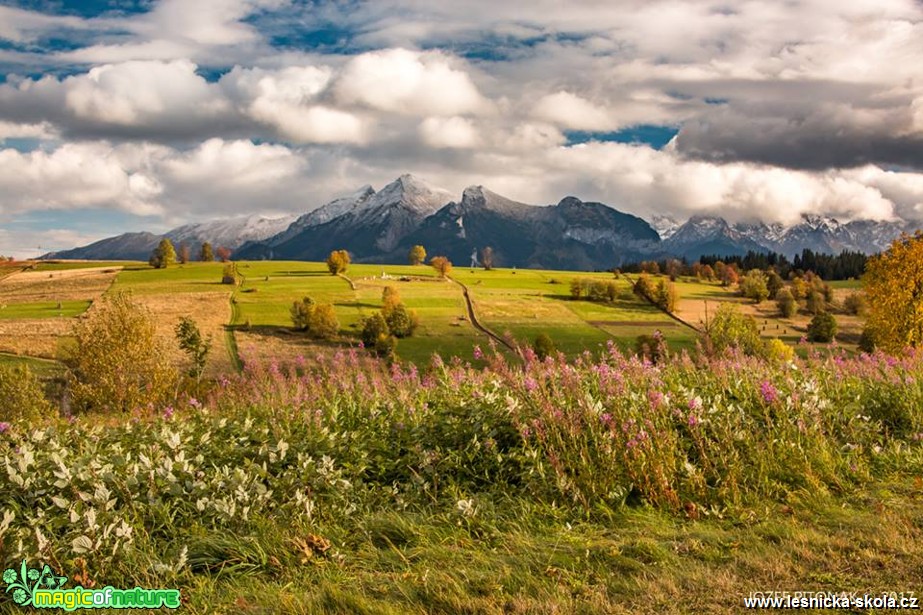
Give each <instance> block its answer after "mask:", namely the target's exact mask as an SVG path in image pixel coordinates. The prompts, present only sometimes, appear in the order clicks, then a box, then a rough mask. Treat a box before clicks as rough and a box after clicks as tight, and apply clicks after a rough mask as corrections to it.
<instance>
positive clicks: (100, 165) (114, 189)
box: [0, 143, 163, 215]
mask: <svg viewBox="0 0 923 615" xmlns="http://www.w3.org/2000/svg"><path fill="white" fill-rule="evenodd" d="M121 149H124V148H113V147H111V146H109V145H108V144H105V143H67V144H64V145H62V146H61V147H59V148H58V149H56V150H54V151H52V152H44V151H42V150H36V151H32V152H28V153H21V152H18V151H16V150H12V149H5V150H0V193H2V194H3V195H4V199H3V203H2V206H0V213H3V214H9V213H15V212H17V211H23V210H32V209H79V208H86V207H107V206H108V207H113V208H118V209H122V210H124V211H128V212H131V213H135V214H138V215H153V214H160V213H162V212H163V210H162V209H161V208H160V206H159V205H158V204H157V203H155V202H153V201H151V200H150V197H151V196H152V194H151V192H152V190H151V188H150V185H146V184H142V183H139V182H137V181H135V182H132V180H131V177H132V175H133V173H134V172H135V171H136V170H135V169H131V168H127V167H126V166H125V165H124V164H123V162H124V161H123V160H122V155H121V154H122V152H121Z"/></svg>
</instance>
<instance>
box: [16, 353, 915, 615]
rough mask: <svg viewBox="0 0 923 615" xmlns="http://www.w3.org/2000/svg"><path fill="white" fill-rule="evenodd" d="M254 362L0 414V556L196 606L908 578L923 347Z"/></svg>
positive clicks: (473, 602) (582, 600) (721, 590)
mask: <svg viewBox="0 0 923 615" xmlns="http://www.w3.org/2000/svg"><path fill="white" fill-rule="evenodd" d="M488 359H489V365H488V366H487V367H485V368H473V367H471V366H469V365H467V364H466V363H464V362H461V361H455V362H453V363H450V364H445V363H442V362H441V361H438V360H437V361H435V363H434V364H433V365H432V366H430V368H429V369H427V370H424V371H419V370H418V369H417V368H416V367H414V366H412V365H411V366H406V367H402V366H400V365H398V364H393V365H390V366H388V365H387V364H385V363H383V362H380V361H377V360H374V359H372V358H369V357H367V356H366V355H364V354H362V353H360V352H358V351H356V350H352V351H342V352H339V353H337V354H336V355H334V356H332V357H323V356H321V357H318V358H317V359H316V361H312V362H310V363H309V362H307V361H305V362H302V363H300V364H299V363H297V362H296V363H294V364H292V365H278V364H274V363H270V364H266V365H258V364H255V363H248V366H247V368H245V370H244V371H243V372H242V373H240V374H238V375H234V376H229V377H226V378H224V379H222V380H221V381H220V382H219V383H218V384H219V386H217V387H215V388H213V389H211V390H210V391H208V392H206V393H205V394H204V395H202V397H200V398H196V397H192V396H186V397H185V398H184V399H181V400H179V401H178V402H174V403H172V404H170V405H166V406H164V405H158V406H154V407H150V408H148V409H147V410H146V411H142V412H135V413H133V414H131V415H127V416H120V415H110V416H100V415H97V414H88V415H82V416H77V417H72V418H70V419H56V418H54V413H52V412H49V413H48V414H49V416H48V419H47V420H46V421H40V422H38V423H36V422H32V423H31V424H30V423H26V422H21V421H20V422H14V423H12V424H5V425H4V428H3V433H2V434H0V442H2V445H0V455H2V462H0V463H2V465H3V467H4V468H5V472H3V473H0V493H3V494H4V495H3V498H2V505H0V509H2V510H0V547H2V551H0V553H2V554H3V555H2V560H3V561H2V562H0V564H2V565H4V566H5V565H11V564H14V563H17V562H19V561H20V560H21V559H22V558H27V559H29V560H31V561H44V562H49V563H51V564H52V565H53V566H54V567H56V568H57V569H59V570H61V571H67V572H66V573H69V574H70V575H71V577H72V579H73V580H74V581H75V582H80V583H82V584H83V585H84V586H85V587H90V586H93V585H96V586H104V585H113V586H130V587H133V586H135V585H141V586H146V587H161V586H166V587H172V586H176V587H179V588H181V589H182V590H183V594H184V596H185V600H186V601H187V602H186V605H185V606H186V608H187V609H188V610H189V612H199V613H207V612H267V613H268V612H280V611H282V612H343V613H345V612H368V613H378V612H395V613H398V612H445V613H450V612H452V613H455V612H469V613H479V612H483V613H493V612H523V613H526V612H548V613H556V612H587V613H590V612H639V611H641V612H645V611H646V612H655V611H658V612H663V611H666V612H688V611H692V610H697V611H712V612H721V611H727V610H738V608H739V606H740V605H741V604H742V599H743V597H744V596H745V595H747V593H748V592H750V591H762V590H765V589H767V586H768V588H769V589H789V590H792V591H795V590H798V589H801V590H807V589H814V590H820V589H827V590H835V591H836V590H843V589H849V590H854V589H857V588H860V587H861V588H868V589H876V590H885V589H887V590H895V591H896V590H897V589H898V588H903V589H905V590H910V589H913V587H914V585H913V584H914V583H917V582H918V580H917V579H916V577H915V576H914V571H916V570H919V565H920V563H921V562H923V542H921V527H923V500H921V494H923V492H921V485H920V479H919V478H918V477H919V476H920V471H921V467H923V466H921V464H923V447H921V445H920V440H921V438H923V383H921V382H920V380H919V379H918V377H919V374H920V368H921V361H923V356H921V355H920V354H919V353H907V354H905V355H902V356H900V357H898V358H893V357H888V356H885V355H862V356H861V357H859V358H848V357H845V356H844V355H843V354H840V353H833V354H831V355H828V356H820V355H816V356H812V357H809V358H807V359H803V360H802V359H797V358H795V359H792V361H791V362H790V363H788V364H787V365H786V366H785V367H784V369H783V368H782V367H781V366H780V365H777V364H772V363H769V362H766V361H764V360H759V359H754V358H747V357H743V356H742V355H737V354H731V355H728V356H726V357H724V358H720V359H701V360H694V359H692V358H690V357H688V356H686V355H681V356H677V357H674V358H672V359H670V360H667V361H664V362H661V363H659V364H652V363H650V362H646V361H643V360H640V359H638V358H634V357H626V356H624V355H623V354H621V353H620V352H619V351H618V350H617V349H615V348H612V349H611V350H610V351H609V352H606V353H604V354H602V355H601V356H598V357H593V356H590V355H589V354H587V355H586V356H582V357H578V358H577V359H576V360H573V361H568V360H566V359H564V358H563V357H561V356H558V357H550V358H547V359H545V360H544V361H539V360H538V359H537V358H536V357H534V356H532V355H531V354H530V353H528V351H527V352H526V359H527V360H526V363H525V365H524V366H519V365H516V366H514V365H510V364H508V363H507V362H506V360H505V359H504V358H503V356H502V355H500V354H490V355H489V356H488Z"/></svg>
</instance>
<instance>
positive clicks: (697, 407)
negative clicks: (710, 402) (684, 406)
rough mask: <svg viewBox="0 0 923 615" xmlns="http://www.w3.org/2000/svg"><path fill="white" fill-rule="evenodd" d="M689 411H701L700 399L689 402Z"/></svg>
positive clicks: (696, 398)
mask: <svg viewBox="0 0 923 615" xmlns="http://www.w3.org/2000/svg"><path fill="white" fill-rule="evenodd" d="M689 409H690V410H701V409H702V398H701V397H693V398H692V399H690V400H689Z"/></svg>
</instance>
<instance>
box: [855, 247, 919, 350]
mask: <svg viewBox="0 0 923 615" xmlns="http://www.w3.org/2000/svg"><path fill="white" fill-rule="evenodd" d="M863 285H864V287H865V294H866V296H867V297H868V322H867V327H868V332H869V333H870V334H871V337H872V339H873V340H874V342H875V345H877V346H878V347H879V348H881V349H882V350H885V351H887V352H898V351H900V350H902V349H903V348H906V347H907V346H912V347H916V346H920V345H923V232H921V231H917V232H916V234H915V235H913V236H910V235H906V234H905V235H901V236H900V237H899V238H898V239H895V240H894V243H892V244H891V247H890V248H888V250H887V251H885V252H884V253H882V254H880V255H878V256H875V257H873V258H871V259H869V262H868V264H867V265H866V268H865V276H864V277H863Z"/></svg>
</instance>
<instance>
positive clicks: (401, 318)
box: [385, 303, 419, 338]
mask: <svg viewBox="0 0 923 615" xmlns="http://www.w3.org/2000/svg"><path fill="white" fill-rule="evenodd" d="M385 321H386V322H387V323H388V329H389V330H390V331H391V334H392V335H394V337H396V338H403V337H410V336H411V335H413V333H414V331H415V330H416V328H417V326H418V325H419V318H418V317H417V314H416V312H414V311H412V310H408V309H407V308H406V307H404V304H403V303H398V304H397V305H395V306H394V307H393V308H392V309H391V310H390V311H389V312H388V314H387V315H386V316H385Z"/></svg>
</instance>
